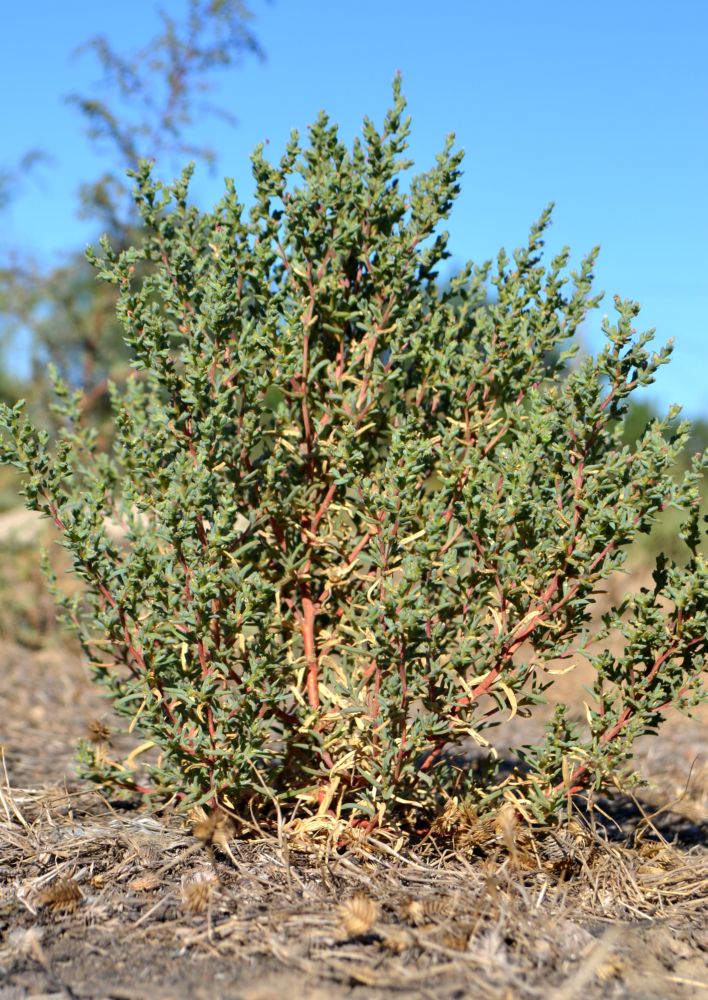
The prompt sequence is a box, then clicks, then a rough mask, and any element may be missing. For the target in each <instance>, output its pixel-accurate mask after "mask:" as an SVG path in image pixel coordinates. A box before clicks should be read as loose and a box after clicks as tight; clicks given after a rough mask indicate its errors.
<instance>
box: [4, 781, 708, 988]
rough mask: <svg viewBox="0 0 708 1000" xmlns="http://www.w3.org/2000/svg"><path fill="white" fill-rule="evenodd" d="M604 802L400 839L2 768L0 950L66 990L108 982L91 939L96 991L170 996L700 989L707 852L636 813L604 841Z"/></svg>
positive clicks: (462, 822) (707, 977) (23, 976)
mask: <svg viewBox="0 0 708 1000" xmlns="http://www.w3.org/2000/svg"><path fill="white" fill-rule="evenodd" d="M195 819H196V822H195ZM601 819H602V817H601V815H600V814H593V815H591V816H590V817H588V816H587V815H585V814H583V813H581V812H576V813H575V814H574V816H573V818H572V821H571V823H570V825H569V826H568V827H567V828H563V829H558V830H549V831H543V832H538V831H534V832H532V831H530V830H529V829H527V828H524V827H522V826H520V825H519V824H518V821H517V819H516V818H513V819H512V817H510V816H509V817H506V818H505V819H503V820H502V821H501V822H497V823H496V824H489V823H481V822H479V821H478V820H476V819H475V818H474V817H472V816H469V815H464V814H461V813H458V815H457V816H453V815H452V811H449V812H448V816H447V825H448V832H447V833H445V834H444V835H443V833H439V834H438V835H437V836H432V835H431V836H430V837H429V838H428V839H427V840H425V841H424V842H422V843H420V844H418V845H417V846H415V847H410V846H409V847H404V846H403V845H402V844H401V843H400V842H399V841H397V840H396V838H395V837H394V836H393V835H389V836H386V835H385V834H381V833H380V834H378V835H371V836H368V837H362V836H356V837H349V838H343V837H342V830H341V829H337V828H335V827H334V826H333V825H331V824H330V825H329V826H327V825H326V824H323V825H322V827H321V829H320V830H318V831H313V830H312V829H308V830H304V829H303V826H302V825H301V824H298V822H297V820H295V821H294V822H292V823H288V821H287V819H285V820H281V823H280V824H279V826H278V827H277V829H274V831H273V834H272V835H268V834H267V833H264V832H263V831H261V835H260V836H258V837H255V836H254V837H253V838H251V839H244V838H243V837H242V836H241V838H240V839H235V837H234V829H233V827H232V826H231V825H230V824H229V823H228V822H227V821H226V820H225V819H224V817H222V816H216V817H214V816H211V817H210V816H203V817H201V818H199V817H196V818H193V819H192V821H191V822H190V823H188V824H186V825H185V823H184V821H183V820H182V819H180V818H179V817H177V816H175V815H170V816H167V815H166V816H164V817H162V818H157V817H156V816H154V815H148V814H146V813H142V812H140V811H137V810H126V809H125V808H123V809H120V810H117V809H115V808H113V807H112V806H111V805H110V804H109V803H108V802H106V801H105V800H103V799H102V798H101V797H100V795H98V794H97V793H95V792H87V791H85V790H84V791H68V790H66V789H60V788H55V789H44V790H41V791H40V790H34V791H32V790H21V789H11V788H10V787H9V786H8V783H7V782H5V785H4V787H3V788H1V789H0V886H1V889H0V892H1V895H0V926H1V927H2V928H3V931H4V933H3V940H2V944H1V945H0V967H2V969H3V970H4V973H5V976H6V977H7V982H8V984H12V985H13V986H14V985H17V986H19V987H22V986H26V985H27V984H28V983H31V984H32V986H33V987H34V991H35V992H37V991H38V988H39V987H41V989H43V990H45V991H49V990H57V989H59V988H60V989H61V990H63V991H64V995H67V991H68V995H77V996H82V995H83V996H100V995H103V994H102V993H101V992H100V991H99V992H98V993H97V992H92V991H95V990H96V989H97V988H98V987H97V979H96V977H97V972H96V969H97V964H96V963H97V956H99V957H100V970H101V971H100V976H99V979H100V980H101V981H103V982H105V981H106V979H107V977H109V976H111V977H117V978H116V979H115V983H116V985H115V989H114V988H113V987H112V988H111V991H110V994H106V995H110V996H135V997H137V996H140V995H143V994H142V993H141V991H143V990H144V989H145V977H146V976H149V977H151V981H152V982H154V983H155V984H162V986H161V988H162V989H163V993H160V992H159V990H158V992H156V993H155V994H154V995H155V996H163V995H164V996H165V997H167V996H173V997H182V996H185V997H186V996H190V995H204V996H206V995H212V996H213V995H224V996H229V995H234V996H239V997H251V998H253V1000H255V998H256V997H266V996H275V995H277V994H278V993H279V992H282V989H283V988H288V989H289V990H290V992H291V993H292V995H293V996H298V997H299V996H312V997H316V996H319V995H320V994H319V993H318V990H322V989H326V992H327V993H328V994H329V995H330V996H336V997H338V996H351V995H359V992H361V995H362V996H373V997H377V996H382V997H383V996H393V995H394V993H395V994H397V995H405V996H421V997H433V996H434V997H436V998H440V1000H444V998H448V997H449V998H453V997H459V996H469V995H484V996H485V997H489V998H499V1000H503V998H509V1000H511V998H512V997H514V998H515V997H528V998H536V997H539V998H540V997H544V998H545V997H551V998H552V1000H564V998H571V997H599V996H615V995H616V996H621V997H637V998H638V997H642V998H644V997H662V998H669V997H672V998H673V997H676V998H678V997H686V998H687V997H695V996H696V995H698V994H697V990H700V989H702V988H703V986H704V985H705V987H706V989H708V974H707V972H706V969H705V961H704V959H705V949H706V948H707V947H708V935H706V932H705V916H706V888H708V852H706V851H704V850H703V849H701V848H700V847H691V848H686V847H685V846H682V845H680V844H671V843H669V842H668V841H667V840H666V839H665V838H663V837H661V836H660V835H659V834H658V833H657V832H656V830H655V829H653V828H652V827H651V826H650V825H649V824H648V823H645V825H644V827H643V828H642V826H641V822H640V824H639V826H635V831H634V834H635V836H634V844H633V846H628V844H627V843H626V842H621V841H620V842H617V843H614V842H612V841H611V840H610V839H609V838H608V834H607V829H606V824H605V823H603V822H601ZM637 830H639V834H637ZM615 832H616V831H615ZM126 953H127V955H128V956H129V958H130V961H129V962H126V961H125V958H126ZM225 970H226V971H225ZM220 971H221V972H222V973H224V975H226V972H228V975H227V979H229V981H232V980H231V979H230V977H232V976H238V977H239V979H238V981H239V990H238V993H233V994H231V993H229V992H228V991H226V990H222V991H221V992H220V988H219V986H218V976H219V972H220ZM195 976H196V978H195ZM288 977H289V978H288ZM195 983H196V984H198V983H201V984H202V986H204V988H205V990H206V992H204V991H203V992H202V993H201V994H200V993H199V991H197V992H196V993H195V992H194V990H195V989H196V986H195ZM268 983H271V986H268V985H267V984H268ZM288 984H289V985H288ZM207 985H208V990H207V989H206V986H207ZM209 990H212V992H211V994H209ZM269 990H271V992H268V991H269ZM116 991H117V992H116ZM259 991H260V992H259ZM352 991H353V992H352ZM19 995H21V994H18V996H19ZM323 995H324V994H323Z"/></svg>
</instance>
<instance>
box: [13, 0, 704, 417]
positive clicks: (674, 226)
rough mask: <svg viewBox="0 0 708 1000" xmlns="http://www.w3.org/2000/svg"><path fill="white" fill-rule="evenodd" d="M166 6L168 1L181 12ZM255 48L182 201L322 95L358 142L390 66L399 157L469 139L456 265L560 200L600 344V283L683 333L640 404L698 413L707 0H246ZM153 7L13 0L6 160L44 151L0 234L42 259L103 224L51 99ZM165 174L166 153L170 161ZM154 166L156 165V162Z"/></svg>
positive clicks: (79, 151) (231, 83)
mask: <svg viewBox="0 0 708 1000" xmlns="http://www.w3.org/2000/svg"><path fill="white" fill-rule="evenodd" d="M181 5H182V4H181V0H172V2H171V3H169V5H168V6H169V7H170V9H175V10H177V9H179V7H180V6H181ZM250 6H251V8H252V10H253V13H254V22H253V28H254V30H255V33H256V34H257V37H258V39H259V41H260V43H261V45H262V47H263V49H264V50H265V53H266V60H265V61H264V62H262V63H261V62H258V61H257V60H255V59H251V60H247V61H246V62H245V63H244V64H243V65H242V66H240V67H238V68H235V69H232V70H229V71H228V72H227V73H226V74H224V76H223V77H222V78H221V80H220V83H219V86H218V88H217V90H216V92H215V94H214V95H213V96H214V97H215V98H216V99H217V100H218V101H220V102H221V103H223V105H224V106H226V107H229V108H230V109H231V110H232V111H233V112H234V113H235V114H236V115H237V117H238V124H237V126H236V127H235V128H231V127H229V126H227V125H225V124H223V123H220V122H218V121H215V120H212V121H210V122H208V123H202V124H201V125H200V128H199V129H198V130H197V132H196V135H197V137H198V138H206V139H208V141H209V142H210V143H211V144H212V145H213V146H214V147H215V148H216V149H217V151H218V152H219V159H218V164H217V170H216V171H215V173H214V174H213V175H209V173H208V171H206V170H201V171H200V172H199V173H198V176H197V178H196V181H195V185H194V195H195V198H196V199H197V200H198V201H199V202H200V203H203V204H204V205H208V204H211V203H212V202H213V201H215V200H216V198H217V197H218V196H219V194H220V191H221V188H222V177H223V176H224V175H229V176H233V177H234V178H235V180H236V184H237V188H238V189H239V190H240V192H241V193H242V196H247V195H248V192H249V191H250V189H251V184H250V176H249V164H248V154H249V153H250V151H251V149H252V148H253V146H254V145H255V144H256V143H257V142H260V141H263V140H268V141H269V151H270V153H271V155H272V157H273V158H277V157H278V156H279V154H280V152H281V150H282V148H283V145H284V143H285V140H286V139H287V136H288V134H289V132H290V130H291V128H293V127H298V128H301V129H304V127H305V126H306V125H307V124H308V123H309V122H311V121H312V120H313V119H314V117H315V115H316V113H317V111H318V110H319V109H320V108H322V107H324V108H325V109H326V110H327V111H328V112H329V113H330V115H331V117H332V118H333V119H334V120H335V121H337V122H339V123H340V125H341V127H342V133H343V135H344V136H345V137H346V138H348V139H349V138H351V137H352V136H353V135H354V134H356V132H357V131H358V129H359V128H360V124H361V118H362V115H364V114H369V115H370V116H371V117H373V118H374V120H376V121H381V119H382V117H383V114H384V112H385V110H386V107H387V106H388V101H389V97H390V85H391V81H392V79H393V76H394V74H395V72H396V71H397V70H400V71H401V73H402V74H403V83H404V90H405V93H406V95H407V97H408V101H409V110H410V113H411V114H412V117H413V138H412V142H411V152H412V155H413V156H414V158H415V160H416V166H417V167H418V168H419V169H424V168H426V167H427V166H429V165H430V164H431V163H432V161H433V159H434V156H435V153H436V152H437V151H438V150H439V148H440V147H441V145H442V142H443V140H444V137H445V135H446V134H447V133H448V132H451V131H454V132H455V133H456V135H457V142H458V144H459V145H460V146H461V147H463V148H464V149H465V151H466V158H465V164H464V171H465V174H464V177H463V184H462V194H461V196H460V198H459V200H458V202H457V204H456V206H455V208H454V210H453V214H452V217H451V219H450V220H449V223H448V228H449V230H450V233H451V243H450V247H451V250H452V252H453V255H454V260H455V261H457V262H462V260H464V259H467V258H470V257H471V258H472V259H474V260H478V261H481V260H483V259H487V258H489V257H491V256H493V255H494V254H495V253H496V252H497V250H498V249H499V247H500V246H506V247H507V248H509V249H513V248H514V247H516V246H519V245H520V244H522V243H523V241H524V240H525V237H526V234H527V231H528V227H529V225H530V223H531V222H532V220H533V219H535V218H536V217H537V216H538V215H539V213H540V212H541V210H542V209H543V207H544V206H545V205H546V204H547V203H548V202H549V201H551V200H553V201H555V202H556V211H555V215H554V219H555V221H554V225H553V229H552V232H551V237H550V239H549V252H552V251H553V250H555V249H558V248H559V247H560V246H561V245H563V244H565V243H567V244H569V245H570V247H571V249H572V251H573V255H574V259H575V260H576V261H579V259H580V257H581V256H582V255H583V254H584V253H585V252H586V251H588V250H589V249H590V248H591V247H592V246H594V245H595V244H597V243H599V244H600V245H601V247H602V253H601V257H600V263H599V266H598V269H597V274H598V288H600V289H603V290H604V291H605V293H606V299H605V302H604V303H603V305H602V306H601V308H600V310H599V311H598V312H597V314H596V315H595V316H594V317H593V319H592V320H591V321H590V322H589V323H588V325H587V328H586V330H585V336H586V340H587V344H588V346H589V347H590V348H591V349H597V348H598V347H599V346H600V344H601V342H602V340H601V335H600V332H599V328H600V321H601V317H602V314H603V313H604V312H605V311H608V312H611V302H612V295H613V294H615V293H618V294H620V295H622V296H628V297H632V298H634V299H636V300H638V301H639V302H640V303H641V304H642V307H643V311H642V316H641V317H640V324H641V326H642V328H646V327H653V326H655V327H656V328H657V340H658V341H659V342H661V343H663V342H664V341H665V340H667V339H668V338H669V337H672V338H674V340H675V344H676V347H675V353H674V358H673V361H672V363H671V365H670V366H669V367H668V368H663V369H661V371H660V373H659V379H658V383H657V385H656V387H654V388H653V389H652V390H651V391H650V395H651V397H652V398H653V399H654V400H655V401H657V402H658V403H659V404H660V405H662V406H666V405H668V403H670V402H680V403H682V404H684V412H685V413H686V414H687V415H689V416H699V415H702V416H704V417H706V416H708V389H707V388H706V385H707V384H708V379H707V377H706V373H707V371H708V329H707V325H708V247H707V240H708V193H707V192H708V185H707V181H708V69H707V68H706V67H707V66H708V61H707V60H706V55H705V50H706V44H707V42H708V3H706V2H704V0H677V2H676V3H674V4H671V5H669V4H667V3H666V2H665V0H643V2H639V0H621V2H619V3H618V2H617V0H614V2H608V0H595V2H594V3H592V4H590V3H580V2H577V0H562V2H561V0H543V2H536V3H532V2H530V0H507V2H500V0H487V2H481V0H467V2H465V0H449V2H448V3H439V4H430V3H428V2H422V0H378V2H371V0H359V2H358V3H356V4H351V3H344V2H340V0H299V2H294V0H272V2H270V3H267V2H265V0H252V2H251V4H250ZM152 10H153V4H152V2H151V0H121V2H120V3H117V2H113V3H110V2H109V3H103V4H96V3H95V0H66V2H64V3H61V4H59V3H55V2H53V0H35V2H34V3H31V4H18V3H16V2H11V0H6V2H5V4H3V8H2V15H3V16H2V22H3V30H2V32H0V92H1V93H2V95H3V100H2V103H1V104H0V116H1V117H0V121H2V134H3V138H4V142H3V147H2V150H1V151H0V167H3V166H8V165H11V164H12V163H13V162H14V161H16V160H17V159H18V158H19V157H20V156H21V155H22V154H23V153H24V152H25V151H26V150H27V149H28V148H36V147H40V148H42V149H44V150H45V151H46V152H47V153H49V154H51V156H52V157H53V160H52V162H51V164H49V165H47V166H44V167H42V168H41V169H39V170H37V171H36V173H35V175H34V177H33V178H32V179H30V180H28V181H27V182H26V183H25V184H24V186H23V187H22V188H21V190H20V191H19V192H18V193H17V196H16V198H15V200H14V201H13V203H12V205H11V206H10V208H9V210H7V211H6V212H5V213H3V217H2V227H1V229H0V248H1V249H2V251H3V252H4V251H6V250H7V249H8V248H9V247H12V246H23V247H25V248H29V249H31V250H32V251H33V252H34V253H35V254H36V255H37V256H38V257H39V258H40V259H44V260H47V261H48V260H51V259H53V255H56V254H58V253H59V252H60V251H61V250H62V249H65V248H67V247H80V246H83V245H84V244H85V243H87V242H90V241H93V240H94V239H95V237H96V235H97V234H96V232H95V231H94V229H93V227H92V226H91V225H90V224H88V223H87V222H86V221H85V220H81V219H79V218H78V217H77V214H76V210H77V200H76V191H77V188H78V185H79V183H80V182H81V181H82V180H90V179H92V178H93V177H94V176H96V175H97V174H98V172H99V171H100V170H101V169H103V168H104V167H105V166H106V161H105V160H102V159H101V158H100V157H98V156H97V155H96V154H95V153H94V152H92V150H91V148H90V146H89V145H88V143H87V141H86V140H85V139H84V137H83V136H82V133H81V122H80V120H79V118H78V116H77V113H76V111H75V110H74V109H72V108H71V107H70V106H68V105H67V104H66V103H65V100H64V97H65V95H66V94H67V93H70V92H72V91H79V92H84V93H86V92H90V91H91V88H92V86H93V83H94V81H95V80H96V78H97V76H98V73H97V68H96V65H95V63H94V62H93V61H92V60H91V58H90V57H83V58H80V59H77V58H75V57H72V52H73V50H74V49H75V48H76V46H77V45H79V44H80V43H81V42H82V41H84V40H86V39H87V38H88V37H90V36H92V35H94V34H97V33H105V34H107V35H109V37H110V38H111V40H112V42H113V44H114V45H115V46H116V47H117V48H118V49H123V50H125V51H127V50H129V49H130V48H134V47H138V46H139V45H140V44H141V43H143V42H145V41H146V40H147V39H148V38H149V36H150V35H151V33H152V32H153V30H154V28H155V25H156V21H155V18H154V15H153V13H152ZM162 166H163V167H164V169H163V170H162V172H163V173H164V174H165V175H166V176H171V174H172V172H173V171H174V169H175V167H176V166H178V165H176V164H164V165H162ZM158 172H160V165H158Z"/></svg>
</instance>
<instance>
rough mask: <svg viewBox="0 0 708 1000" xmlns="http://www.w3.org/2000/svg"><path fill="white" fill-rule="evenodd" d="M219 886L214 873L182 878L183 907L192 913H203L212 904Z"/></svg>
mask: <svg viewBox="0 0 708 1000" xmlns="http://www.w3.org/2000/svg"><path fill="white" fill-rule="evenodd" d="M218 885H219V880H218V878H217V877H216V875H215V874H214V873H213V872H209V871H205V872H197V874H196V875H193V876H191V877H186V876H183V877H182V905H183V906H184V908H185V910H189V911H190V912H191V913H203V911H204V910H206V908H207V906H208V905H209V903H210V902H211V900H212V898H213V896H214V893H215V892H216V889H217V887H218Z"/></svg>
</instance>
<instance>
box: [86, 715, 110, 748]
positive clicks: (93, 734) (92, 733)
mask: <svg viewBox="0 0 708 1000" xmlns="http://www.w3.org/2000/svg"><path fill="white" fill-rule="evenodd" d="M88 731H89V740H90V741H91V742H92V743H110V742H111V731H110V729H109V728H108V726H106V725H104V724H103V723H102V722H99V720H98V719H91V721H90V722H89V724H88Z"/></svg>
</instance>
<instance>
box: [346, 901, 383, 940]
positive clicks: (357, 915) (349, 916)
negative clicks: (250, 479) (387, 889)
mask: <svg viewBox="0 0 708 1000" xmlns="http://www.w3.org/2000/svg"><path fill="white" fill-rule="evenodd" d="M379 914H380V909H379V905H378V903H377V902H376V901H375V900H373V899H372V898H371V897H370V896H367V895H366V893H364V892H355V893H354V895H353V896H352V897H351V898H350V899H347V900H345V901H344V902H343V903H342V904H341V906H340V907H339V919H340V921H341V923H342V927H343V928H344V930H345V931H346V934H347V937H350V938H353V937H361V935H362V934H368V933H369V931H370V930H372V928H373V927H374V924H375V923H376V921H377V920H378V919H379Z"/></svg>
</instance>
